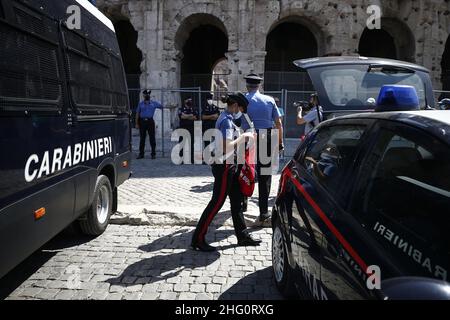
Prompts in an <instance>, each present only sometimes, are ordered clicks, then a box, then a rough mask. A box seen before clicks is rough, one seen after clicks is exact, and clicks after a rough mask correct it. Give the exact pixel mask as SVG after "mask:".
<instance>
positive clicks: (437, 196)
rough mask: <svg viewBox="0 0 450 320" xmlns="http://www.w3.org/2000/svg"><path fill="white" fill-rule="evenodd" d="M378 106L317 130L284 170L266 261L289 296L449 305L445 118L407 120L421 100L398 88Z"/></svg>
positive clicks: (448, 131) (449, 134)
mask: <svg viewBox="0 0 450 320" xmlns="http://www.w3.org/2000/svg"><path fill="white" fill-rule="evenodd" d="M422 102H423V101H422ZM377 103H378V106H377V109H378V110H377V111H385V112H367V113H361V114H352V115H347V116H344V117H338V118H335V119H332V120H328V121H326V122H324V123H322V124H321V125H319V126H318V127H316V128H315V129H314V130H313V131H312V132H311V133H310V135H308V137H307V138H306V140H305V141H304V142H303V143H302V144H301V145H300V146H299V148H298V150H297V151H296V153H295V156H294V158H293V159H292V161H290V162H289V163H288V164H287V166H286V167H285V168H284V170H283V171H282V176H281V181H280V188H279V191H278V196H277V198H276V204H275V206H274V208H273V216H272V219H273V220H272V225H273V248H272V256H273V272H274V278H275V281H276V284H277V286H278V288H279V290H280V291H281V292H282V293H283V294H284V295H285V296H286V297H293V296H297V295H300V297H303V298H308V299H324V300H327V299H346V300H347V299H450V286H449V284H448V281H449V277H450V274H449V271H450V233H449V232H448V230H449V227H450V215H449V213H450V212H449V208H450V112H448V111H407V110H411V109H415V110H417V109H419V106H420V103H421V101H420V94H419V97H418V96H417V92H416V89H415V88H414V87H413V86H405V85H400V86H397V85H393V86H390V85H388V86H384V87H382V89H381V91H380V94H379V97H378V100H377ZM392 110H405V111H392Z"/></svg>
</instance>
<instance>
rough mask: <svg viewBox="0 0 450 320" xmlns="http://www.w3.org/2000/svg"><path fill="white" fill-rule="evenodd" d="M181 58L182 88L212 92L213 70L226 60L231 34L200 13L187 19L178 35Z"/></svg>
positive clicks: (208, 16)
mask: <svg viewBox="0 0 450 320" xmlns="http://www.w3.org/2000/svg"><path fill="white" fill-rule="evenodd" d="M174 45H175V49H176V50H177V51H178V52H179V53H180V57H179V68H178V71H179V85H180V87H182V88H186V87H188V88H192V87H201V88H202V90H210V88H211V82H212V76H213V69H214V66H215V65H216V63H217V62H218V61H219V60H223V59H226V53H227V52H228V33H227V30H226V28H225V26H224V24H223V23H222V21H221V20H220V19H219V18H217V17H215V16H213V15H210V14H204V13H197V14H193V15H191V16H189V17H187V18H186V19H185V20H184V21H183V22H182V24H181V25H180V27H179V28H178V31H177V33H176V35H175V43H174Z"/></svg>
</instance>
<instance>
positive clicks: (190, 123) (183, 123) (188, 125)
mask: <svg viewBox="0 0 450 320" xmlns="http://www.w3.org/2000/svg"><path fill="white" fill-rule="evenodd" d="M183 113H184V114H192V115H194V116H196V117H198V112H197V111H196V110H194V109H193V108H189V107H186V106H184V107H181V108H180V110H179V111H178V117H179V118H180V128H182V129H187V130H194V120H187V119H181V115H182V114H183Z"/></svg>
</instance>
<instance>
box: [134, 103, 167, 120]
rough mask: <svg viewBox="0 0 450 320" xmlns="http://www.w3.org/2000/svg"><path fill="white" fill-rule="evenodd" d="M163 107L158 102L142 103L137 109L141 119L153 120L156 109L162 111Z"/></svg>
mask: <svg viewBox="0 0 450 320" xmlns="http://www.w3.org/2000/svg"><path fill="white" fill-rule="evenodd" d="M162 108H163V106H162V105H161V103H159V102H158V101H153V100H150V101H141V102H139V105H138V107H137V109H136V113H137V114H139V117H140V118H144V119H147V118H153V116H154V115H155V111H156V109H162Z"/></svg>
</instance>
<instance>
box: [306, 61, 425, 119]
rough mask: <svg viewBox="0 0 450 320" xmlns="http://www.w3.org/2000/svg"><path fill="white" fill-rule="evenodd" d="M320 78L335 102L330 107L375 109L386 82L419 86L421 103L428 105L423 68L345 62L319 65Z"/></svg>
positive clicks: (325, 91) (417, 89)
mask: <svg viewBox="0 0 450 320" xmlns="http://www.w3.org/2000/svg"><path fill="white" fill-rule="evenodd" d="M315 72H317V76H318V77H316V80H317V79H318V80H320V82H321V83H320V85H321V87H322V88H323V90H324V93H322V96H323V94H326V98H328V100H329V103H330V104H331V106H329V108H326V109H330V108H332V109H334V110H355V109H372V108H374V101H376V100H377V98H378V95H379V93H380V89H381V87H383V86H384V85H390V84H395V85H409V86H413V87H414V88H416V91H417V94H418V96H419V101H420V106H421V107H424V106H425V105H426V93H425V92H426V91H425V83H424V81H423V79H422V78H421V76H420V72H415V71H413V70H409V69H404V68H399V67H392V66H368V65H344V66H332V67H322V68H316V70H315Z"/></svg>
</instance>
